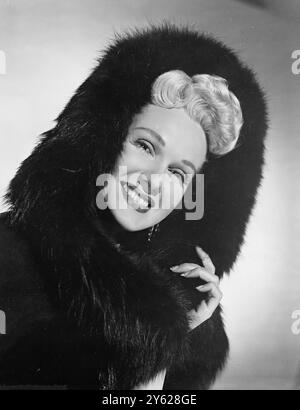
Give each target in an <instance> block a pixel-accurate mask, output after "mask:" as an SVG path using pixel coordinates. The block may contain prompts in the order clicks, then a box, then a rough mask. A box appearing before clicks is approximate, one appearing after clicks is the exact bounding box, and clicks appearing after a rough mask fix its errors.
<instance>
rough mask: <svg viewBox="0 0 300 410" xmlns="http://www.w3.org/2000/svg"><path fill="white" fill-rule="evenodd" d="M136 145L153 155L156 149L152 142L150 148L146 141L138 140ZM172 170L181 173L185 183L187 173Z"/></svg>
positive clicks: (173, 172)
mask: <svg viewBox="0 0 300 410" xmlns="http://www.w3.org/2000/svg"><path fill="white" fill-rule="evenodd" d="M136 145H137V146H138V147H139V149H142V150H143V151H145V152H147V153H148V154H149V155H151V156H153V152H154V154H155V149H154V147H153V145H152V144H151V148H150V146H149V145H148V144H147V143H146V142H144V141H141V140H139V141H136ZM147 150H149V151H147ZM170 172H172V174H175V175H179V178H180V180H181V183H182V184H184V182H185V174H184V173H183V172H180V171H177V170H170Z"/></svg>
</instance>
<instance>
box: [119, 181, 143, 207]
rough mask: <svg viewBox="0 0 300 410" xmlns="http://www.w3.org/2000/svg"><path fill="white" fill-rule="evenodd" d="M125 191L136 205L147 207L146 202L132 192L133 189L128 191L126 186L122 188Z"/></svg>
mask: <svg viewBox="0 0 300 410" xmlns="http://www.w3.org/2000/svg"><path fill="white" fill-rule="evenodd" d="M124 189H125V191H126V192H127V194H128V195H129V196H130V198H131V199H133V200H134V201H135V202H136V203H137V204H138V205H141V206H144V207H146V206H147V205H148V203H147V201H145V200H144V199H143V198H140V197H139V196H138V194H137V193H136V192H134V191H133V189H129V188H128V186H127V185H125V186H124Z"/></svg>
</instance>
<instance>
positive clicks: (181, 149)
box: [131, 104, 207, 168]
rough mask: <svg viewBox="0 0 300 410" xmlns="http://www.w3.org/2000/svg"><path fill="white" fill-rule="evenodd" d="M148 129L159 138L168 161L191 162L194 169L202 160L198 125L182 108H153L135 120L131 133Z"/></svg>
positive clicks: (203, 144)
mask: <svg viewBox="0 0 300 410" xmlns="http://www.w3.org/2000/svg"><path fill="white" fill-rule="evenodd" d="M136 127H142V128H148V129H150V130H153V131H155V132H156V133H157V134H159V135H160V136H161V137H162V139H163V140H164V142H165V146H164V147H163V149H164V151H165V153H166V155H168V156H169V157H170V159H174V160H175V159H176V160H182V159H186V160H189V161H192V162H193V163H194V165H195V166H196V168H198V167H200V166H201V165H202V163H203V162H204V160H205V157H206V151H207V143H206V137H205V133H204V131H203V128H202V127H201V125H200V124H198V123H197V122H196V121H195V120H193V119H191V118H190V117H189V115H188V114H187V113H186V111H185V110H184V108H171V109H167V108H162V107H158V106H156V105H153V104H149V105H147V106H145V107H144V109H143V110H142V112H141V113H139V114H138V115H136V116H135V118H134V120H133V122H132V125H131V129H134V128H136Z"/></svg>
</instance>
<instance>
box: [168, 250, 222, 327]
mask: <svg viewBox="0 0 300 410" xmlns="http://www.w3.org/2000/svg"><path fill="white" fill-rule="evenodd" d="M196 251H197V253H198V255H199V256H200V258H201V260H202V263H203V267H202V266H200V265H197V264H195V263H182V264H181V265H178V266H173V267H171V268H170V269H171V270H172V271H173V272H176V273H180V274H181V276H183V277H184V278H187V279H188V278H199V277H200V278H201V279H203V280H204V281H205V282H207V283H206V284H205V285H202V286H198V287H196V289H197V290H198V291H199V292H208V293H209V299H208V301H205V300H203V301H202V302H201V303H200V305H199V306H198V308H197V309H193V310H191V311H190V312H189V313H188V319H189V323H190V330H192V329H194V328H195V327H197V326H199V325H201V323H203V322H205V321H206V320H207V319H209V318H210V317H211V315H212V314H213V312H214V311H215V309H216V308H217V306H218V305H219V303H220V301H221V299H222V296H223V295H222V292H221V290H220V287H219V285H220V280H219V278H218V276H216V275H215V266H214V264H213V263H212V261H211V259H210V257H209V256H208V254H207V253H205V252H204V251H203V250H202V249H201V248H200V247H198V246H196Z"/></svg>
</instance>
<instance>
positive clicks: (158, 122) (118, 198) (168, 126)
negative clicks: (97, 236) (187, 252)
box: [106, 104, 207, 231]
mask: <svg viewBox="0 0 300 410" xmlns="http://www.w3.org/2000/svg"><path fill="white" fill-rule="evenodd" d="M206 151H207V144H206V138H205V134H204V131H203V129H202V127H201V126H200V125H199V124H197V123H196V122H195V121H194V120H192V119H191V118H190V117H189V116H188V114H187V113H186V112H185V110H184V109H183V108H172V109H166V108H161V107H158V106H155V105H152V104H149V105H147V106H146V107H145V108H144V110H143V111H142V112H141V113H140V114H138V115H136V116H135V117H134V120H133V122H132V124H131V126H130V128H129V131H128V135H127V138H126V140H125V142H124V146H123V151H122V153H121V155H120V157H119V158H118V161H117V164H116V167H115V169H114V172H113V173H112V180H110V181H109V183H108V185H107V191H106V194H107V197H106V200H107V205H108V207H109V208H110V210H111V212H112V214H113V215H114V217H115V218H116V220H117V221H118V222H119V223H120V224H121V225H122V226H123V227H124V228H125V229H127V230H130V231H138V230H142V229H145V228H148V227H151V226H153V225H155V224H157V223H158V222H160V221H162V220H163V219H164V218H166V216H168V215H169V214H170V212H172V210H173V209H174V208H175V207H176V206H177V205H178V203H179V202H180V201H181V199H182V197H183V195H184V193H185V191H186V189H187V187H188V185H189V183H190V182H191V180H192V177H193V176H194V174H195V172H196V170H199V169H200V168H201V166H202V164H203V163H204V161H205V158H206Z"/></svg>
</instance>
